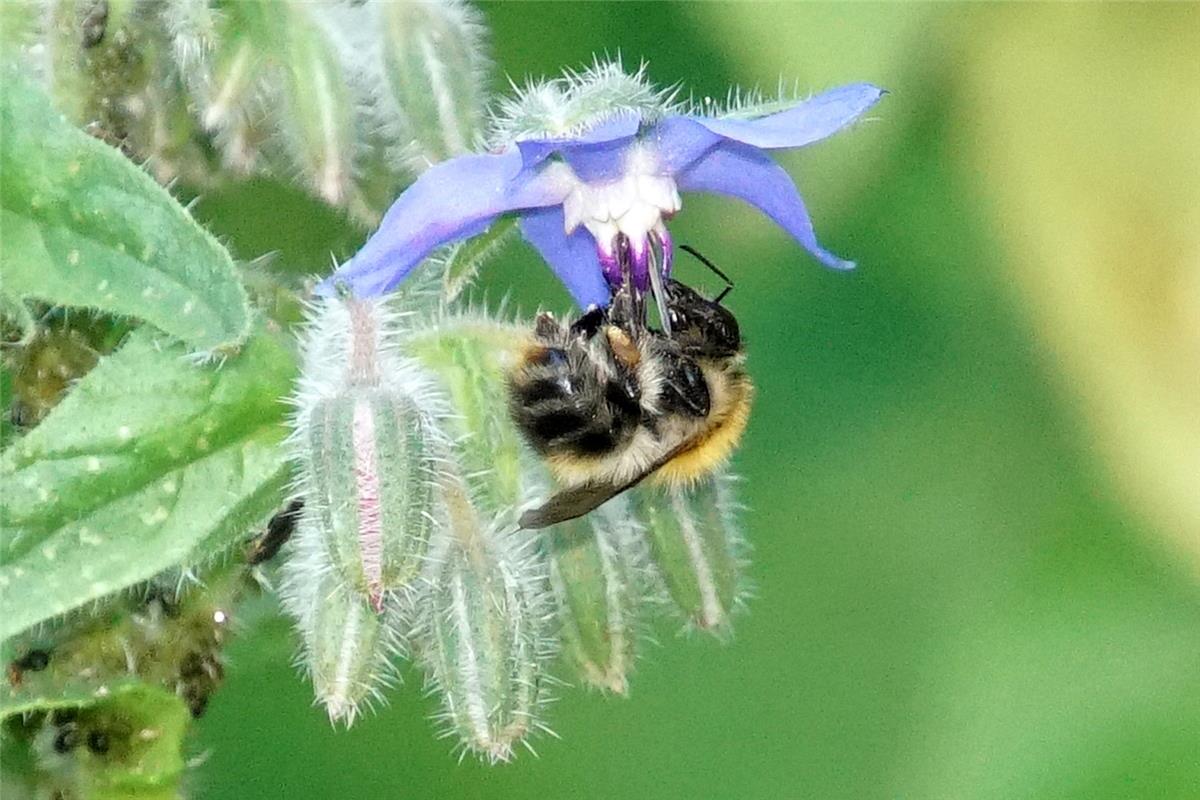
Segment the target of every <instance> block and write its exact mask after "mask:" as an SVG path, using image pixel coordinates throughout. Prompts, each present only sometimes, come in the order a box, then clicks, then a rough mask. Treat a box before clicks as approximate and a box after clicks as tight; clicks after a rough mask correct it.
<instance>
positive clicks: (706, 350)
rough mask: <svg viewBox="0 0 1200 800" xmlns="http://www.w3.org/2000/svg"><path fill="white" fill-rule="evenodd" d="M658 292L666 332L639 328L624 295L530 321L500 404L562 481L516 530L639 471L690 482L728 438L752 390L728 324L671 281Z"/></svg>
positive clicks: (562, 514)
mask: <svg viewBox="0 0 1200 800" xmlns="http://www.w3.org/2000/svg"><path fill="white" fill-rule="evenodd" d="M664 295H665V298H666V301H667V302H666V309H667V314H668V316H669V319H668V320H666V321H665V323H666V325H668V326H669V328H670V330H671V331H672V333H671V335H667V334H665V333H663V332H662V331H658V330H654V329H651V328H649V327H647V326H646V325H645V324H644V322H643V321H642V320H644V315H643V314H640V313H638V310H637V309H635V308H633V304H632V301H631V300H630V298H629V296H628V294H627V293H625V292H618V293H617V295H616V296H615V297H614V299H613V304H612V306H611V307H610V308H609V309H606V310H602V309H593V310H592V311H589V312H588V313H586V314H584V315H583V316H582V317H580V318H579V319H578V320H576V321H575V322H573V323H571V324H565V323H560V322H558V321H557V320H555V319H554V317H552V316H551V315H549V314H543V315H541V316H539V317H538V320H537V322H536V324H535V327H534V334H533V338H532V340H531V342H530V344H529V346H528V347H527V348H526V351H525V353H524V354H523V357H522V359H521V362H520V364H519V365H518V367H517V368H516V369H515V370H514V372H513V373H512V375H511V376H510V382H509V385H510V409H511V413H512V417H513V419H514V421H515V422H516V424H517V426H518V428H519V429H520V430H521V432H522V434H523V435H524V437H525V440H526V442H527V443H528V444H529V445H530V447H531V448H532V449H533V450H534V451H536V452H537V453H538V454H539V455H540V456H541V457H542V458H543V459H544V460H545V461H546V462H547V464H548V465H549V466H550V468H551V471H552V472H553V473H554V475H555V477H556V478H557V479H558V481H559V483H560V484H562V485H563V486H564V487H565V488H564V490H563V491H562V492H560V493H559V494H557V495H555V497H554V498H552V499H551V500H550V501H549V502H548V503H547V504H546V505H545V506H543V507H542V508H540V509H535V510H534V511H532V512H528V513H526V514H525V515H524V516H523V517H522V519H521V525H522V526H523V527H544V526H545V525H550V524H554V523H555V522H559V521H562V520H564V519H570V518H572V517H576V516H581V515H582V514H585V513H587V512H588V511H590V510H591V509H593V508H595V507H596V506H598V505H599V504H600V503H602V502H604V500H607V499H608V498H610V497H612V496H614V495H616V494H618V493H620V492H621V491H624V490H625V489H627V488H629V487H631V486H633V485H634V484H636V483H638V482H639V481H641V480H643V479H645V478H647V477H649V476H651V475H654V476H655V478H656V479H661V480H664V481H667V482H673V483H682V482H688V481H691V480H695V479H696V478H698V477H700V476H702V475H704V474H707V473H708V472H711V471H712V470H713V469H715V468H716V467H717V466H718V465H719V464H720V463H722V462H723V461H724V460H725V459H726V458H727V457H728V455H729V453H730V452H731V451H732V449H733V447H734V446H735V445H736V443H737V441H738V439H739V438H740V435H741V433H742V430H743V429H744V427H745V422H746V418H747V415H748V410H749V402H750V397H751V394H752V388H751V385H750V382H749V379H748V378H747V376H746V373H745V371H744V369H743V367H742V360H743V356H742V350H741V336H740V332H739V329H738V324H737V320H736V319H735V318H734V316H733V314H732V313H730V312H729V311H728V309H725V308H724V307H722V306H721V305H720V304H719V303H718V302H716V301H711V300H707V299H705V298H703V297H701V296H700V295H699V294H698V293H696V292H695V291H693V290H692V289H690V288H688V287H687V286H684V285H683V284H681V283H679V282H677V281H673V280H668V281H666V283H665V286H664Z"/></svg>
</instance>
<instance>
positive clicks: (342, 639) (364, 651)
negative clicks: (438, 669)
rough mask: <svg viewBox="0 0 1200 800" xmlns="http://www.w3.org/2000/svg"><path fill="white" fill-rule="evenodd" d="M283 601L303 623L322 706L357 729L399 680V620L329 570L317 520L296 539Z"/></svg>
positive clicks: (308, 666) (307, 661)
mask: <svg viewBox="0 0 1200 800" xmlns="http://www.w3.org/2000/svg"><path fill="white" fill-rule="evenodd" d="M281 596H282V598H283V602H284V606H285V607H286V608H287V609H288V611H289V612H290V613H291V614H292V615H293V616H294V617H295V618H296V620H297V622H298V626H299V629H300V634H301V639H302V648H303V653H302V664H303V666H304V668H305V670H306V671H307V672H308V674H309V675H310V677H311V678H312V682H313V692H314V693H315V695H316V698H317V701H318V702H320V703H321V704H322V705H324V706H325V710H326V711H327V712H328V713H329V718H330V719H331V720H333V721H335V722H345V723H346V724H347V725H350V724H352V723H353V722H354V720H355V717H357V715H358V713H359V710H360V708H361V707H362V706H363V705H364V704H366V705H370V704H371V703H373V702H377V701H382V699H383V694H382V692H383V690H384V689H386V688H388V687H389V686H391V685H393V684H394V683H396V682H397V681H398V679H397V676H396V671H395V667H394V665H393V664H394V659H395V658H396V657H398V656H399V655H400V654H401V653H402V652H403V647H402V642H403V639H402V637H401V635H400V631H399V628H398V626H397V622H398V619H397V617H396V616H393V615H385V614H379V613H378V611H377V609H376V608H374V607H372V606H370V605H369V604H368V602H367V601H366V600H365V599H364V598H363V596H362V595H361V594H360V593H359V592H357V591H353V590H351V589H350V588H348V587H347V586H346V584H345V583H343V582H342V581H341V579H340V577H339V576H338V574H337V573H336V572H335V571H333V570H331V569H329V564H328V554H327V549H326V542H325V540H324V537H323V536H322V534H321V531H320V530H319V529H318V528H317V526H316V525H314V524H313V521H312V520H311V519H306V520H302V521H301V523H300V527H299V530H298V531H297V532H296V534H295V536H294V537H293V552H292V554H291V557H290V558H289V559H288V561H287V562H286V563H285V564H284V568H283V584H282V586H281Z"/></svg>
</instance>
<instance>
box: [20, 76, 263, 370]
mask: <svg viewBox="0 0 1200 800" xmlns="http://www.w3.org/2000/svg"><path fill="white" fill-rule="evenodd" d="M0 172H2V173H3V175H4V180H3V182H2V183H0V228H3V230H4V261H3V266H4V284H5V292H6V293H7V294H9V295H12V296H17V297H32V298H38V299H41V300H46V301H49V302H52V303H58V304H61V305H68V306H86V307H89V308H95V309H100V310H102V311H105V312H108V313H112V314H121V315H130V316H135V317H139V318H141V319H144V320H146V321H147V322H150V323H151V324H153V325H155V326H156V327H158V328H159V329H161V330H163V331H165V332H167V333H169V334H171V335H173V336H177V337H178V338H180V339H182V340H183V341H184V342H186V343H188V344H189V345H191V346H193V347H195V348H198V349H201V350H212V349H216V348H222V347H229V346H232V345H236V344H238V343H240V342H241V341H242V340H243V339H245V337H246V335H247V334H248V332H249V324H250V323H249V320H250V311H249V306H248V304H247V300H246V292H245V290H244V289H243V288H242V286H241V283H240V282H239V281H238V276H237V273H236V270H235V268H234V264H233V260H232V259H231V258H230V256H229V253H228V252H226V250H225V248H223V247H222V246H221V245H220V244H219V243H218V242H217V241H216V240H215V239H214V238H213V237H212V236H211V235H209V234H208V233H207V232H206V231H205V230H204V229H203V228H201V227H200V226H199V225H198V224H196V222H195V221H194V220H192V218H191V217H190V216H189V215H188V213H187V211H186V210H184V208H183V207H182V206H180V205H179V203H177V202H176V201H175V200H174V199H173V198H172V197H171V196H170V194H168V193H167V192H166V191H165V190H164V189H163V188H162V187H161V186H159V185H158V184H156V183H155V182H154V181H153V180H152V179H151V178H150V176H149V175H147V174H146V173H144V172H143V171H142V170H140V169H139V168H138V167H137V166H136V165H134V164H133V163H131V162H130V161H129V160H128V159H126V158H125V157H124V156H123V155H121V153H120V152H119V151H117V150H115V149H113V148H112V147H109V146H108V145H106V144H104V143H102V142H100V141H99V140H98V139H95V138H93V137H91V136H88V135H87V134H85V133H83V132H82V131H79V130H76V129H75V128H74V127H72V126H71V125H70V123H68V122H67V121H66V120H65V119H64V118H63V117H62V116H61V115H60V114H58V113H57V112H56V111H54V110H53V109H52V108H51V107H50V104H49V101H48V100H47V99H46V97H45V96H44V95H43V94H42V93H41V92H40V91H39V90H37V89H35V88H34V87H33V86H32V85H31V84H30V83H29V82H28V81H27V80H26V79H25V78H23V77H22V76H21V75H20V74H19V73H18V72H16V71H15V70H14V69H4V70H3V80H2V81H0Z"/></svg>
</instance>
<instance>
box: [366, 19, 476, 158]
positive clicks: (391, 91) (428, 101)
mask: <svg viewBox="0 0 1200 800" xmlns="http://www.w3.org/2000/svg"><path fill="white" fill-rule="evenodd" d="M373 6H374V9H375V12H376V14H377V15H378V23H379V26H380V30H381V32H382V35H381V37H380V45H381V53H380V56H381V62H382V63H381V64H380V67H381V69H382V73H383V75H382V78H383V84H384V85H385V86H386V91H385V96H384V97H383V98H381V106H382V110H385V111H386V112H387V113H391V114H394V115H395V119H396V122H397V127H398V128H399V131H402V134H401V135H400V136H399V137H398V138H399V139H400V140H402V141H403V140H404V139H405V138H407V139H408V140H409V141H410V143H411V144H410V148H409V150H410V152H409V158H408V159H407V163H408V165H409V166H410V168H411V169H413V170H414V171H416V172H420V171H422V170H424V169H425V168H426V167H428V166H429V165H430V164H433V163H436V162H438V161H442V160H444V159H446V158H449V157H450V156H455V155H459V154H460V153H465V152H467V151H469V150H472V149H474V147H475V145H476V142H477V140H478V139H479V137H480V136H481V134H482V127H483V108H484V106H485V93H484V90H483V83H484V77H485V68H486V66H487V60H486V58H485V57H484V47H483V38H484V28H483V26H482V24H481V23H480V21H479V18H478V14H477V12H475V11H474V9H472V8H470V7H469V6H467V5H465V4H463V3H459V2H453V1H452V0H443V2H414V1H413V0H399V2H382V3H374V4H373Z"/></svg>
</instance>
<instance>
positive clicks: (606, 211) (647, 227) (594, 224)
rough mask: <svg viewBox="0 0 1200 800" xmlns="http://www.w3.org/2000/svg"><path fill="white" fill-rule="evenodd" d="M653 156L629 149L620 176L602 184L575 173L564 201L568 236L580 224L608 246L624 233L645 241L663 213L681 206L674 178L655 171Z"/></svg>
mask: <svg viewBox="0 0 1200 800" xmlns="http://www.w3.org/2000/svg"><path fill="white" fill-rule="evenodd" d="M654 167H655V164H654V162H653V159H652V158H649V157H648V154H647V153H645V151H643V150H641V149H640V148H638V149H636V150H634V151H631V152H630V153H629V155H628V156H627V158H626V161H625V170H624V173H623V174H622V175H621V177H619V178H617V179H615V180H611V181H608V182H605V183H586V182H584V181H582V180H580V179H579V178H578V177H577V176H575V175H574V174H572V175H571V178H572V179H573V186H572V187H571V191H570V193H569V194H568V195H567V197H566V199H565V200H563V217H564V220H565V229H566V233H567V235H570V234H572V233H574V232H575V229H576V228H578V227H579V226H580V225H583V226H584V227H585V228H587V229H588V231H589V232H590V233H591V234H592V236H593V237H595V239H596V243H597V244H598V245H599V246H600V247H602V248H604V249H606V250H607V249H608V248H610V247H611V246H612V242H614V241H615V240H616V237H617V234H618V233H623V234H625V235H626V236H628V237H629V239H630V240H631V241H634V242H644V241H646V240H647V239H648V238H649V235H650V231H652V230H654V229H655V228H656V227H657V226H658V225H660V224H661V223H662V218H663V215H664V214H665V215H671V214H674V213H675V212H676V211H678V210H679V209H680V206H681V202H680V198H679V189H678V187H677V186H676V185H675V180H674V179H673V178H671V177H669V176H666V175H661V174H657V170H656V169H655V168H654Z"/></svg>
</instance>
